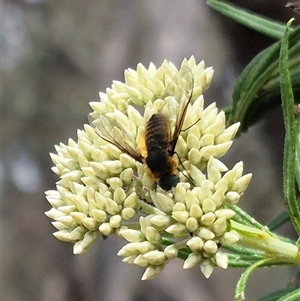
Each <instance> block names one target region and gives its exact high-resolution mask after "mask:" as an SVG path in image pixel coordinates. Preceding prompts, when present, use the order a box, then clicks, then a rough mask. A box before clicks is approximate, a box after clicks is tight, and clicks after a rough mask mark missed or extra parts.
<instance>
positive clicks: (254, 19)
mask: <svg viewBox="0 0 300 301" xmlns="http://www.w3.org/2000/svg"><path fill="white" fill-rule="evenodd" d="M207 4H208V5H209V6H210V7H211V8H213V9H215V10H216V11H218V12H219V13H221V14H222V15H225V16H227V17H229V18H231V19H233V20H235V21H237V22H238V23H240V24H242V25H244V26H246V27H249V28H250V29H253V30H255V31H257V32H259V33H262V34H264V35H266V36H268V37H270V38H273V39H277V40H279V39H280V38H281V36H282V34H283V32H284V30H285V26H284V24H282V23H279V22H275V21H274V20H271V19H268V18H266V17H264V16H260V15H258V14H254V13H253V12H250V11H248V10H245V9H242V8H239V7H237V6H234V5H232V4H227V3H225V2H224V1H222V2H221V1H208V2H207Z"/></svg>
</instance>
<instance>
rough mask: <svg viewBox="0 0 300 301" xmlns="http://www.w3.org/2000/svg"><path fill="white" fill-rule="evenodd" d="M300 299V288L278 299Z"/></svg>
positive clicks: (288, 300)
mask: <svg viewBox="0 0 300 301" xmlns="http://www.w3.org/2000/svg"><path fill="white" fill-rule="evenodd" d="M299 300H300V288H299V289H296V290H294V291H293V292H290V293H288V294H286V295H285V296H282V297H281V298H279V299H277V301H299Z"/></svg>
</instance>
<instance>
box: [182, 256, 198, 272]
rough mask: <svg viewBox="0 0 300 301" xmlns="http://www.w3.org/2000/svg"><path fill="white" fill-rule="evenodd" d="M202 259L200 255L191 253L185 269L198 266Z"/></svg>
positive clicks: (185, 263) (184, 266)
mask: <svg viewBox="0 0 300 301" xmlns="http://www.w3.org/2000/svg"><path fill="white" fill-rule="evenodd" d="M201 259H202V256H201V255H200V254H199V253H191V254H189V256H188V258H187V259H186V260H185V261H184V264H183V268H184V269H191V268H193V267H194V266H196V265H198V264H199V263H200V261H201Z"/></svg>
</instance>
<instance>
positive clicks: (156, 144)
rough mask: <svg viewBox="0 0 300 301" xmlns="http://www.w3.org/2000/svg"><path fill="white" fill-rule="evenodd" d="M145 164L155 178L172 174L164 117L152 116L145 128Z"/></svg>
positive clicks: (168, 131)
mask: <svg viewBox="0 0 300 301" xmlns="http://www.w3.org/2000/svg"><path fill="white" fill-rule="evenodd" d="M145 138H146V148H147V152H148V156H147V158H146V163H147V165H148V167H149V168H150V170H151V172H152V173H153V175H154V177H155V178H164V177H166V176H168V175H170V174H172V169H173V168H172V164H171V160H170V159H171V157H172V154H170V151H169V146H170V125H169V121H168V119H167V117H166V116H164V115H163V114H154V115H152V117H151V118H150V120H149V122H148V124H147V126H146V137H145Z"/></svg>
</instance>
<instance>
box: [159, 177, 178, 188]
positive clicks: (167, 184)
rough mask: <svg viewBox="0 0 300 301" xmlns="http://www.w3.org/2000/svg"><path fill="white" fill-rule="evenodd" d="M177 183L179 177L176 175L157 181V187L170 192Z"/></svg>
mask: <svg viewBox="0 0 300 301" xmlns="http://www.w3.org/2000/svg"><path fill="white" fill-rule="evenodd" d="M178 183H179V177H178V176H177V175H169V176H168V177H165V178H163V179H160V180H159V181H158V185H159V186H160V187H161V188H162V189H164V190H170V189H171V188H172V187H175V186H176V185H177V184H178Z"/></svg>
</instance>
